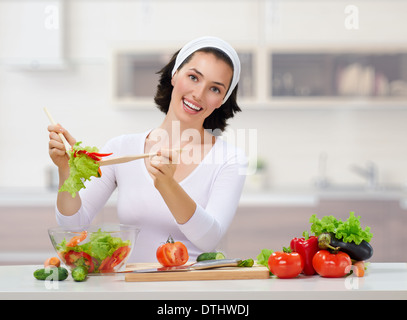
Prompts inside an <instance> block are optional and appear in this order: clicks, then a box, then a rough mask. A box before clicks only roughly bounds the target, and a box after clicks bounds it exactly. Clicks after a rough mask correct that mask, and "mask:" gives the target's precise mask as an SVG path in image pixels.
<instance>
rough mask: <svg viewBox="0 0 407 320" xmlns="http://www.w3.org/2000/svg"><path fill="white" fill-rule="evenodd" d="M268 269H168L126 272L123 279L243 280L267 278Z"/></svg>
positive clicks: (154, 265)
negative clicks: (164, 270)
mask: <svg viewBox="0 0 407 320" xmlns="http://www.w3.org/2000/svg"><path fill="white" fill-rule="evenodd" d="M157 267H160V264H159V263H130V264H128V265H127V266H126V270H136V269H150V268H157ZM269 277H270V275H269V270H268V269H267V268H266V267H264V266H261V265H254V266H253V267H250V268H249V267H241V268H240V267H224V268H214V269H207V270H190V271H170V272H154V273H126V274H125V281H129V282H131V281H135V282H137V281H138V282H143V281H144V282H148V281H195V280H243V279H268V278H269Z"/></svg>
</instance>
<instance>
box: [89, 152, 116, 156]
mask: <svg viewBox="0 0 407 320" xmlns="http://www.w3.org/2000/svg"><path fill="white" fill-rule="evenodd" d="M91 154H93V155H95V156H97V157H108V156H111V155H112V154H113V152H112V153H98V152H91Z"/></svg>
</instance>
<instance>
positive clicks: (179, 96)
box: [170, 52, 233, 127]
mask: <svg viewBox="0 0 407 320" xmlns="http://www.w3.org/2000/svg"><path fill="white" fill-rule="evenodd" d="M232 76H233V70H232V68H231V67H230V66H229V65H228V64H227V63H226V62H225V61H223V60H221V59H219V58H217V57H216V56H215V55H213V54H212V53H206V52H195V53H194V55H193V56H192V58H191V59H190V60H189V62H188V63H185V64H184V66H183V67H182V68H181V69H180V70H178V71H177V72H176V73H175V74H174V76H173V78H172V80H171V83H172V85H173V87H174V88H173V91H172V96H171V103H170V111H171V112H174V113H175V116H176V118H177V119H178V120H180V121H181V122H186V123H188V124H189V125H190V126H194V127H196V126H199V127H202V126H203V122H204V120H205V118H207V117H208V116H209V115H210V114H211V113H212V112H213V110H215V109H217V108H219V107H220V106H221V105H222V102H223V98H224V97H225V95H226V93H227V90H228V88H229V85H230V83H231V79H232Z"/></svg>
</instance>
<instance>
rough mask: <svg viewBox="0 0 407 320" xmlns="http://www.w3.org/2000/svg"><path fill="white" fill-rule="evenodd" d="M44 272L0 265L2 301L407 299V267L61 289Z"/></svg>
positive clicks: (98, 279) (115, 281) (96, 279)
mask: <svg viewBox="0 0 407 320" xmlns="http://www.w3.org/2000/svg"><path fill="white" fill-rule="evenodd" d="M40 267H41V266H35V265H20V266H0V299H58V300H59V299H141V300H168V299H170V300H197V299H199V300H205V299H209V300H239V299H244V300H252V299H253V300H264V299H267V300H271V299H330V300H331V299H352V300H353V299H407V263H371V264H370V265H369V267H368V271H367V273H366V274H365V276H364V277H363V278H357V277H354V276H352V275H351V276H349V277H346V278H335V279H328V278H322V277H320V276H318V275H315V276H308V277H307V276H300V277H298V278H294V279H278V278H275V277H271V278H270V279H262V280H211V281H164V282H125V281H124V275H116V276H91V277H89V278H88V279H87V280H86V281H85V282H74V281H73V280H72V278H71V276H69V277H68V279H66V280H65V281H59V282H55V284H54V283H52V282H47V281H40V280H36V279H35V278H34V276H33V272H34V271H35V270H36V269H37V268H40ZM47 285H48V286H49V287H47ZM53 285H55V287H52V286H53Z"/></svg>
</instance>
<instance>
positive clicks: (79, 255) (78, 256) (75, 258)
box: [64, 250, 95, 272]
mask: <svg viewBox="0 0 407 320" xmlns="http://www.w3.org/2000/svg"><path fill="white" fill-rule="evenodd" d="M64 258H65V263H66V264H67V265H68V266H69V267H72V268H75V267H78V266H83V265H85V267H87V268H88V272H93V270H94V269H95V265H94V264H93V260H92V257H91V256H90V255H88V254H87V253H85V252H76V251H73V250H71V251H68V252H67V253H66V254H65V257H64Z"/></svg>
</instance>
